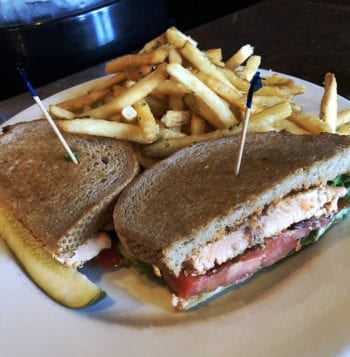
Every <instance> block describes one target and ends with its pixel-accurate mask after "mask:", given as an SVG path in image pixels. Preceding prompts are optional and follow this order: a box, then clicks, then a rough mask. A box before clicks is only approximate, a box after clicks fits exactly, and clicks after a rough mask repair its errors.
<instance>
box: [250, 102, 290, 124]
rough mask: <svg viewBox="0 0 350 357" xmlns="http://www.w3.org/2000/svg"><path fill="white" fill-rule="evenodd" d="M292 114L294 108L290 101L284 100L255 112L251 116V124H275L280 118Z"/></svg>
mask: <svg viewBox="0 0 350 357" xmlns="http://www.w3.org/2000/svg"><path fill="white" fill-rule="evenodd" d="M291 114H292V108H291V106H290V104H289V103H288V102H282V103H279V104H276V105H274V106H272V107H269V108H267V109H264V110H262V111H261V112H259V113H256V114H253V115H252V116H251V117H250V124H251V126H252V127H254V128H264V127H265V126H268V125H273V123H275V122H276V121H278V120H281V119H284V118H287V117H289V116H290V115H291Z"/></svg>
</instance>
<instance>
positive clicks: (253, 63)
mask: <svg viewBox="0 0 350 357" xmlns="http://www.w3.org/2000/svg"><path fill="white" fill-rule="evenodd" d="M260 63H261V57H260V56H256V55H254V56H250V57H249V58H248V60H247V63H246V65H245V66H244V67H243V69H242V70H240V71H237V72H236V73H237V74H238V75H239V76H240V77H241V78H243V79H245V80H246V81H248V82H250V81H251V80H252V78H253V76H254V74H255V72H256V71H257V70H258V68H259V66H260Z"/></svg>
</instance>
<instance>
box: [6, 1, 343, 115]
mask: <svg viewBox="0 0 350 357" xmlns="http://www.w3.org/2000/svg"><path fill="white" fill-rule="evenodd" d="M188 33H189V34H190V35H192V36H193V37H194V38H195V39H196V40H197V41H198V42H199V45H200V47H201V49H207V48H212V47H221V48H222V49H223V54H224V56H225V57H226V58H227V57H228V56H229V55H231V54H232V53H233V52H234V51H235V50H236V49H238V48H239V47H240V46H241V45H244V44H246V43H249V44H251V45H253V46H254V47H255V53H256V54H259V55H261V56H262V68H266V69H270V68H271V69H272V70H274V71H278V72H282V73H287V74H291V75H294V76H297V77H300V78H303V79H306V80H308V81H311V82H314V83H317V84H322V81H323V76H324V74H325V73H326V72H333V73H335V75H336V78H337V82H338V92H339V94H341V95H343V96H345V97H348V98H350V66H349V63H350V5H348V4H347V1H341V2H336V3H330V2H322V1H321V2H319V1H315V0H314V1H304V0H303V1H298V0H269V1H263V2H259V3H257V4H255V5H252V6H250V7H248V8H245V9H243V10H240V11H237V12H235V13H232V14H230V15H227V16H225V17H222V18H220V19H218V20H215V21H213V22H210V23H207V24H205V25H202V26H200V27H197V28H195V29H193V30H190V31H188ZM103 74H104V64H103V63H102V64H100V65H98V66H95V67H93V68H90V69H88V70H85V71H83V72H80V73H77V74H75V75H72V76H70V77H67V78H64V79H62V80H59V81H57V82H54V83H51V84H48V85H46V86H44V87H42V88H39V89H38V93H39V95H40V96H41V97H42V98H45V97H47V96H49V95H52V94H54V93H56V92H58V91H61V90H63V89H66V88H69V87H71V86H73V85H75V84H78V83H81V82H84V81H87V80H90V79H93V78H96V77H99V76H102V75H103ZM32 104H33V100H32V98H31V97H30V96H29V94H22V95H19V96H17V97H14V98H10V99H7V100H5V101H2V102H0V122H3V121H6V120H7V119H9V118H11V117H12V116H13V115H15V114H16V113H18V112H19V111H21V110H23V109H24V108H26V107H27V106H29V105H32Z"/></svg>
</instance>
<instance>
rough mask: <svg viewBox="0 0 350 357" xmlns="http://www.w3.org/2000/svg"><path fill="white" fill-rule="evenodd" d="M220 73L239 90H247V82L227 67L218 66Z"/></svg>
mask: <svg viewBox="0 0 350 357" xmlns="http://www.w3.org/2000/svg"><path fill="white" fill-rule="evenodd" d="M219 70H220V71H221V73H222V74H223V75H224V76H225V77H226V78H227V79H228V80H229V81H230V83H231V84H232V85H233V86H234V87H235V88H236V89H237V90H239V91H242V92H248V90H249V86H250V84H249V82H247V81H246V80H245V79H243V78H241V77H240V76H239V75H238V74H237V73H235V72H233V71H230V70H229V69H227V68H220V69H219Z"/></svg>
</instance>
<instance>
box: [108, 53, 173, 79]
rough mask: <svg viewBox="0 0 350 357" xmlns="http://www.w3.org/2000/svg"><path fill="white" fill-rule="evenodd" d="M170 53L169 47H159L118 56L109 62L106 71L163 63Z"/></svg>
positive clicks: (118, 70)
mask: <svg viewBox="0 0 350 357" xmlns="http://www.w3.org/2000/svg"><path fill="white" fill-rule="evenodd" d="M168 53H169V49H168V48H166V47H158V48H156V49H154V50H152V51H150V52H142V53H136V54H132V55H125V56H121V57H117V58H115V59H114V60H111V61H109V62H107V64H106V67H105V71H106V73H116V72H120V71H123V70H125V69H129V68H132V67H141V66H145V65H152V64H158V63H162V62H164V61H165V59H166V57H167V56H168Z"/></svg>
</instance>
